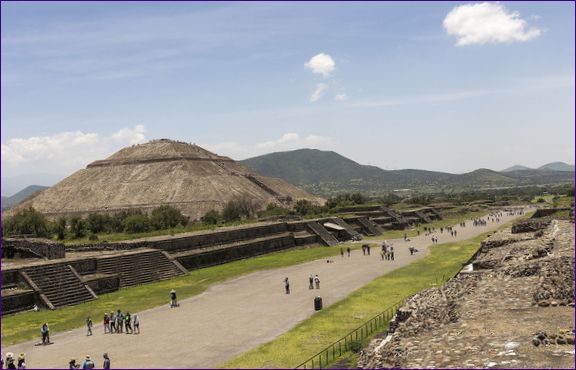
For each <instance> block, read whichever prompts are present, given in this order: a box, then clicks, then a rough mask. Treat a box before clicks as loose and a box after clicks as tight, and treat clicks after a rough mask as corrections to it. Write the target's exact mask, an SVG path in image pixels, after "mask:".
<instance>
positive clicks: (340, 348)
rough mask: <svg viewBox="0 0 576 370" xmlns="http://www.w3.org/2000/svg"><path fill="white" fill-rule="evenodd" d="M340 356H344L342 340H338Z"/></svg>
mask: <svg viewBox="0 0 576 370" xmlns="http://www.w3.org/2000/svg"><path fill="white" fill-rule="evenodd" d="M338 353H339V355H338V356H342V341H338Z"/></svg>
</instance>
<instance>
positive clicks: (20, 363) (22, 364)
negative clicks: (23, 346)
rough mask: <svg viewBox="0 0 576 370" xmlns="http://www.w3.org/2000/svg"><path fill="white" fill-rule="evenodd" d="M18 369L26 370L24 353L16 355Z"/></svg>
mask: <svg viewBox="0 0 576 370" xmlns="http://www.w3.org/2000/svg"><path fill="white" fill-rule="evenodd" d="M18 369H26V355H25V354H24V352H20V355H18Z"/></svg>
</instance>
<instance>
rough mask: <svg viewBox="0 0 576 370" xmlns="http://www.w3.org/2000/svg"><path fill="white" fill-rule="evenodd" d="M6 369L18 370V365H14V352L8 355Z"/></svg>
mask: <svg viewBox="0 0 576 370" xmlns="http://www.w3.org/2000/svg"><path fill="white" fill-rule="evenodd" d="M6 369H16V365H15V364H14V354H13V353H12V352H8V353H7V354H6Z"/></svg>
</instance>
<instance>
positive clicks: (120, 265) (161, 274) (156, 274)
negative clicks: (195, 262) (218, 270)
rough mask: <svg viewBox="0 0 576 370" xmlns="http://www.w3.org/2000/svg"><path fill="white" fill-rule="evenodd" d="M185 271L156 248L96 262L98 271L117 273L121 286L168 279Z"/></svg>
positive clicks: (103, 258) (105, 258) (104, 258)
mask: <svg viewBox="0 0 576 370" xmlns="http://www.w3.org/2000/svg"><path fill="white" fill-rule="evenodd" d="M185 271H186V270H185V269H183V267H182V266H180V265H179V264H178V263H175V261H174V260H173V259H172V258H170V257H169V256H168V254H167V253H165V252H162V251H158V250H146V251H137V252H129V253H125V254H122V255H119V256H110V257H102V258H100V259H98V262H97V272H98V273H102V274H118V276H119V277H120V287H121V288H124V287H129V286H134V285H140V284H146V283H151V282H153V281H158V280H165V279H170V278H173V277H175V276H178V275H182V274H184V273H185Z"/></svg>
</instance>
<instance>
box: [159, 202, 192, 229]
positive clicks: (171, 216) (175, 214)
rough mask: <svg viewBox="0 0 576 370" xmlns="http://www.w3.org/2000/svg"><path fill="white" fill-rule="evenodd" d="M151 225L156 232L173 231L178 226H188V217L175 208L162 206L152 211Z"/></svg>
mask: <svg viewBox="0 0 576 370" xmlns="http://www.w3.org/2000/svg"><path fill="white" fill-rule="evenodd" d="M150 224H151V225H152V227H154V229H156V230H162V229H171V228H173V227H176V226H177V225H182V226H186V224H188V217H186V216H184V215H183V214H182V212H180V210H179V209H176V208H174V207H171V206H160V207H157V208H154V209H153V210H152V214H151V215H150Z"/></svg>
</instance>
